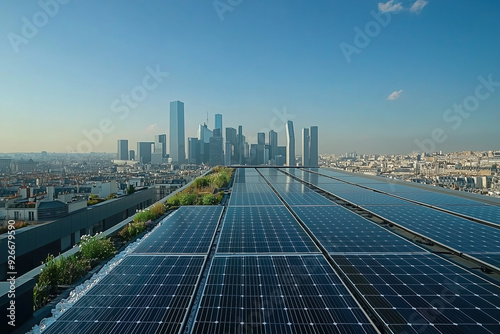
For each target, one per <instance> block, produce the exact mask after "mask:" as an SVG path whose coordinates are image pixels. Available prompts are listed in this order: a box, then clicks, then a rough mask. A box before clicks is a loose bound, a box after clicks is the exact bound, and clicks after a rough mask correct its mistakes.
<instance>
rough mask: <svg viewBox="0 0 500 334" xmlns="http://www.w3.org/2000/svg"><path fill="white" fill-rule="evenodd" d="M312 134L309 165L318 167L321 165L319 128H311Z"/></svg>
mask: <svg viewBox="0 0 500 334" xmlns="http://www.w3.org/2000/svg"><path fill="white" fill-rule="evenodd" d="M309 132H310V134H309V136H310V145H309V165H310V166H318V165H319V153H318V147H319V144H318V143H319V141H318V127H317V126H311V130H310V131H309Z"/></svg>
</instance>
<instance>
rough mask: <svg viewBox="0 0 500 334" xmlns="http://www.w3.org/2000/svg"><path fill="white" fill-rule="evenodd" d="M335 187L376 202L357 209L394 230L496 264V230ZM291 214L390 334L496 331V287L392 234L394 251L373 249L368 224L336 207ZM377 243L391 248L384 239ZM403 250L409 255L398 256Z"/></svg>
mask: <svg viewBox="0 0 500 334" xmlns="http://www.w3.org/2000/svg"><path fill="white" fill-rule="evenodd" d="M296 174H298V173H296ZM303 175H305V174H303ZM317 176H318V179H317V180H316V183H315V184H317V185H321V186H322V187H326V188H330V190H333V189H335V186H336V185H337V184H335V183H329V182H323V180H322V179H323V176H320V175H317ZM344 178H345V179H347V178H348V176H347V177H344ZM377 185H378V184H377ZM348 186H350V185H348ZM338 189H342V190H344V191H342V190H341V191H338V192H333V191H332V193H334V194H335V195H337V194H338V196H339V197H349V200H350V201H351V202H354V203H356V202H357V203H360V204H361V203H373V201H377V202H379V203H380V204H378V205H372V206H370V205H365V204H363V205H362V207H364V208H369V209H370V210H374V211H376V212H377V213H378V214H379V215H381V216H383V217H390V218H392V220H393V221H396V222H397V223H398V224H400V225H403V226H406V227H408V228H411V229H413V230H415V229H417V230H418V231H419V232H421V233H422V234H424V235H428V236H429V237H431V236H432V237H439V238H440V241H441V242H443V243H448V244H450V243H453V244H455V245H458V246H459V247H461V248H464V249H468V250H469V251H470V254H473V256H475V257H476V258H479V259H482V260H484V261H486V262H489V263H491V264H494V265H497V263H498V262H497V261H499V260H500V252H498V247H500V244H499V243H500V235H498V232H499V230H498V229H495V228H492V227H488V226H485V225H481V224H478V223H474V222H472V221H469V220H466V219H462V218H459V217H456V216H452V215H449V214H446V213H443V212H439V211H436V210H433V209H430V208H426V207H422V206H420V205H415V204H412V203H410V202H405V203H404V204H402V202H401V203H399V202H398V201H394V202H393V201H392V200H385V199H382V198H384V197H385V198H387V197H389V196H388V195H385V194H381V193H375V192H371V191H370V190H368V192H370V193H373V195H367V194H368V192H367V191H365V189H363V188H361V187H358V189H355V188H349V187H343V186H340V187H336V190H338ZM345 190H348V191H345ZM398 190H401V188H399V189H398ZM278 191H279V190H278ZM418 192H419V191H418V190H417V191H415V193H418ZM451 201H452V200H450V202H451ZM460 201H461V200H459V202H460ZM447 202H448V201H447ZM470 207H473V206H470ZM292 209H293V210H294V211H295V212H296V213H297V214H298V216H299V217H300V219H301V220H302V221H303V222H304V223H305V224H306V225H307V226H308V228H309V229H310V230H311V232H312V233H313V234H314V235H315V237H316V238H317V239H318V240H319V241H320V242H321V243H322V245H323V246H324V247H325V248H326V249H327V250H328V252H329V253H330V256H331V258H332V260H333V261H334V262H335V263H336V265H338V267H339V268H340V270H341V271H342V272H343V274H344V275H346V277H347V278H348V279H349V282H350V283H351V284H352V286H354V287H355V289H356V291H357V293H359V294H360V295H361V296H362V298H363V300H364V301H365V302H366V303H367V304H368V305H369V307H370V308H371V309H372V310H373V311H374V312H375V313H376V314H377V316H378V318H379V319H380V320H381V321H382V322H383V323H384V324H385V326H386V327H387V328H388V329H389V330H390V331H392V332H393V333H497V332H499V331H500V320H499V319H500V287H499V286H498V285H494V284H491V283H490V282H489V281H486V280H484V279H483V278H481V277H479V276H476V275H475V274H472V273H471V272H469V271H466V270H465V269H463V268H461V267H459V266H458V265H456V264H453V263H451V262H449V261H448V260H445V259H443V258H441V257H438V256H437V255H435V254H431V253H429V252H427V251H423V249H422V248H420V247H416V246H414V244H410V243H409V242H408V241H407V240H405V239H403V238H399V237H397V236H395V235H393V239H394V240H396V239H399V241H400V243H399V245H398V246H397V247H394V248H395V249H391V250H388V251H387V252H384V248H383V247H380V248H378V247H376V242H374V243H370V242H369V240H370V239H373V240H374V241H375V240H377V237H372V236H371V235H370V234H371V233H372V234H373V231H377V229H375V230H373V227H372V228H371V229H370V230H369V231H367V232H366V233H362V232H361V231H362V230H363V228H366V227H369V226H370V225H365V222H364V221H363V220H364V219H363V218H360V217H359V216H357V215H356V214H354V213H352V212H349V213H350V214H352V215H354V216H356V217H358V218H356V219H355V218H354V217H349V218H347V217H342V214H341V212H342V211H341V210H340V209H343V210H346V209H344V208H342V207H340V206H338V207H332V206H330V207H328V206H326V207H320V206H301V207H299V206H292ZM335 211H338V212H335ZM346 211H347V210H346ZM388 213H390V214H388ZM350 224H351V225H350ZM373 226H375V225H373ZM356 230H358V232H355V231H356ZM333 231H335V232H333ZM343 233H344V234H343ZM387 233H389V232H387ZM349 234H351V238H349V236H348V235H349ZM391 235H392V233H391ZM384 236H386V235H384ZM364 237H366V238H364ZM379 240H382V242H381V244H385V245H389V247H390V243H388V242H386V240H385V238H380V239H379ZM355 241H357V243H356V242H355ZM338 245H340V247H338ZM405 245H406V247H408V250H405ZM336 246H337V247H338V248H336ZM412 248H413V249H412ZM415 249H419V250H420V252H418V251H415ZM497 266H498V265H497Z"/></svg>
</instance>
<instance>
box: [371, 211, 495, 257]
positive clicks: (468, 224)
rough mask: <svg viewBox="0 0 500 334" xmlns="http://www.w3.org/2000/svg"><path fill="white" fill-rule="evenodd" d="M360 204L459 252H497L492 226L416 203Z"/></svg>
mask: <svg viewBox="0 0 500 334" xmlns="http://www.w3.org/2000/svg"><path fill="white" fill-rule="evenodd" d="M364 208H365V209H366V210H368V211H370V212H373V213H375V214H378V215H380V216H382V217H384V218H386V219H388V220H391V221H392V222H394V223H396V224H399V225H402V226H404V227H406V228H409V229H411V230H413V231H415V232H417V233H420V234H423V235H425V236H426V237H428V238H431V239H434V240H436V241H437V242H440V243H442V244H444V245H447V246H449V247H451V248H454V249H456V250H459V251H461V252H500V229H497V228H494V227H490V226H486V225H482V224H479V223H475V222H472V221H470V220H467V219H463V218H460V217H456V216H453V215H450V214H447V213H444V212H440V211H436V210H433V209H431V208H426V207H422V206H420V205H412V206H408V205H406V206H390V205H385V206H368V205H367V206H364Z"/></svg>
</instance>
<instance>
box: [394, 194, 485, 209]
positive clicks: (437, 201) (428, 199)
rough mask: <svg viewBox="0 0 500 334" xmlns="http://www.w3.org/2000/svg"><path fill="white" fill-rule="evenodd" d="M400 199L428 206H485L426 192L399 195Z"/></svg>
mask: <svg viewBox="0 0 500 334" xmlns="http://www.w3.org/2000/svg"><path fill="white" fill-rule="evenodd" d="M397 195H398V196H400V197H403V198H407V199H410V200H412V201H415V202H419V203H425V204H428V205H434V206H437V205H486V204H484V203H481V202H478V201H472V200H469V199H466V198H461V197H457V196H451V195H445V194H438V193H433V192H430V191H427V192H413V193H399V194H397Z"/></svg>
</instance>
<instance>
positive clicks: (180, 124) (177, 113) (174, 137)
mask: <svg viewBox="0 0 500 334" xmlns="http://www.w3.org/2000/svg"><path fill="white" fill-rule="evenodd" d="M185 140H186V139H185V135H184V103H182V102H181V101H174V102H170V157H171V158H172V162H177V163H185V162H186V143H185Z"/></svg>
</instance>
